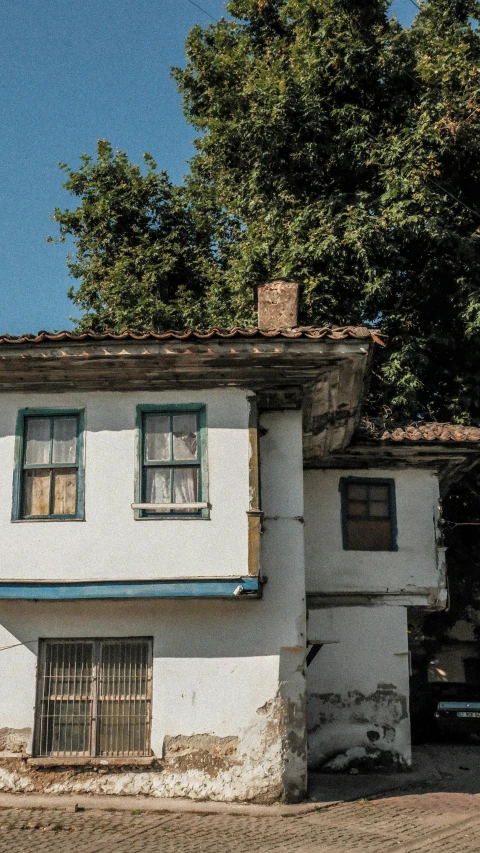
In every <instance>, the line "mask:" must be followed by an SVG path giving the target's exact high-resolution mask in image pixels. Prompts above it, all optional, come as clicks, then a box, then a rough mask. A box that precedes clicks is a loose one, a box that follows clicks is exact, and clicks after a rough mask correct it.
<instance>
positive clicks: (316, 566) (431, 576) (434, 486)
mask: <svg viewBox="0 0 480 853" xmlns="http://www.w3.org/2000/svg"><path fill="white" fill-rule="evenodd" d="M348 476H355V477H370V478H373V479H376V478H393V479H394V480H395V494H396V506H397V527H398V539H397V541H398V551H346V550H344V549H343V544H342V517H341V496H340V491H339V482H340V478H341V477H348ZM438 506H439V490H438V478H437V477H436V475H434V474H432V472H431V471H429V470H423V469H409V470H388V469H381V470H365V471H363V470H351V471H348V470H346V471H338V470H327V471H318V470H308V471H305V562H306V577H307V592H364V591H367V592H368V591H373V592H375V591H387V592H389V593H393V592H397V591H401V590H402V591H404V590H405V591H407V592H415V590H416V589H418V588H422V589H423V588H429V589H430V588H431V589H432V590H433V592H432V595H435V590H436V589H437V587H438V585H439V584H440V585H442V584H443V579H442V578H441V577H439V571H438V567H437V549H436V535H437V532H436V518H437V516H438Z"/></svg>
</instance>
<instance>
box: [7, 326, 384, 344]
mask: <svg viewBox="0 0 480 853" xmlns="http://www.w3.org/2000/svg"><path fill="white" fill-rule="evenodd" d="M212 338H213V339H215V338H222V339H224V338H305V339H310V340H318V339H320V338H328V339H329V340H333V341H340V340H345V339H346V338H357V339H361V338H369V339H372V340H374V341H375V342H376V343H377V344H381V345H382V346H383V341H382V335H381V332H378V331H377V330H376V329H367V328H366V327H365V326H341V327H339V326H332V327H328V326H298V327H296V328H294V329H272V330H268V331H265V330H263V329H243V328H240V327H236V328H234V329H217V328H213V329H203V330H202V329H186V330H185V331H173V330H172V331H168V332H153V331H149V332H143V333H142V332H133V331H130V330H126V331H125V332H120V333H119V334H116V333H115V332H112V331H107V332H102V333H100V334H97V333H95V332H68V331H65V332H55V333H52V332H38V334H37V335H30V334H27V335H17V336H15V335H0V345H4V344H8V345H10V344H37V343H38V344H40V343H49V342H52V343H56V342H61V341H72V342H76V341H78V342H80V341H149V340H156V341H166V340H178V341H187V340H191V339H193V340H198V341H203V340H211V339H212Z"/></svg>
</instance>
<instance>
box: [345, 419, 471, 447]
mask: <svg viewBox="0 0 480 853" xmlns="http://www.w3.org/2000/svg"><path fill="white" fill-rule="evenodd" d="M357 436H358V437H359V438H360V439H362V438H363V439H365V438H366V439H369V440H374V441H382V442H399V441H404V442H405V441H480V428H479V427H472V426H462V425H461V424H452V423H442V424H441V423H437V421H433V422H430V423H429V422H426V421H421V422H419V423H410V424H408V425H402V426H393V425H392V426H390V427H389V428H385V426H379V424H378V422H377V423H376V422H375V421H364V422H363V424H362V425H361V427H360V428H359V430H358V432H357Z"/></svg>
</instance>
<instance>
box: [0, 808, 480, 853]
mask: <svg viewBox="0 0 480 853" xmlns="http://www.w3.org/2000/svg"><path fill="white" fill-rule="evenodd" d="M479 834H480V796H479V795H468V794H437V793H425V794H415V795H402V796H398V797H392V798H390V799H383V800H376V801H357V802H354V803H342V804H339V805H336V806H332V807H329V808H325V809H321V810H319V811H317V812H315V813H310V814H305V815H297V816H294V817H281V816H276V817H249V816H243V815H242V816H239V815H218V814H171V813H170V814H165V813H156V814H154V813H148V812H145V813H140V814H137V813H135V810H133V811H131V812H113V811H90V810H88V811H85V812H77V813H74V812H73V811H72V812H67V811H62V810H40V809H27V808H18V809H3V810H2V811H1V812H0V851H1V853H24V851H28V853H54V851H55V853H56V851H62V853H110V851H112V853H113V851H115V853H199V851H200V853H203V851H205V853H244V851H245V853H246V852H247V851H249V853H274V851H275V853H277V851H282V853H294V852H295V853H314V851H315V853H320V851H325V853H327V851H328V853H330V851H331V853H351V851H355V850H358V851H362V853H389V851H397V853H403V851H405V853H407V851H408V853H416V851H418V853H423V851H431V850H434V851H435V853H477V851H478V849H479Z"/></svg>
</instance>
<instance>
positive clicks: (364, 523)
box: [339, 477, 398, 551]
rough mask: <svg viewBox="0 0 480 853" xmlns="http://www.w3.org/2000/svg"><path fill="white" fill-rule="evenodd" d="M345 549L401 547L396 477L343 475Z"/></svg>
mask: <svg viewBox="0 0 480 853" xmlns="http://www.w3.org/2000/svg"><path fill="white" fill-rule="evenodd" d="M339 488H340V495H341V504H342V538H343V548H344V550H345V551H398V544H397V535H398V530H397V510H396V502H395V480H393V479H390V478H378V477H341V478H340V485H339Z"/></svg>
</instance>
